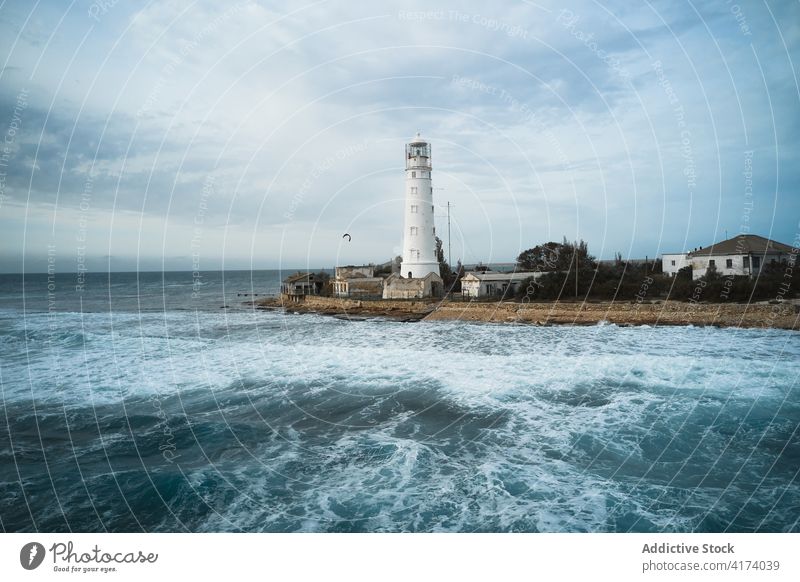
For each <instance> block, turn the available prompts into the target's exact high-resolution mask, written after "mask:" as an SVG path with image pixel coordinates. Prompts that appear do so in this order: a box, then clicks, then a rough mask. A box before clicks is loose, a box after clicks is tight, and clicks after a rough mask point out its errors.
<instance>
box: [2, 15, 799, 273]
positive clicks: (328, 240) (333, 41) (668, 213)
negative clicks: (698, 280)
mask: <svg viewBox="0 0 800 582" xmlns="http://www.w3.org/2000/svg"><path fill="white" fill-rule="evenodd" d="M737 6H738V12H736V13H734V12H732V9H731V6H729V5H728V4H724V3H723V4H719V5H713V6H711V5H708V6H705V5H703V6H696V10H697V13H695V12H694V10H693V9H687V7H685V6H682V7H677V6H675V5H674V4H673V3H670V2H656V3H653V4H650V5H645V6H633V5H631V4H629V3H624V2H612V3H606V4H603V5H597V4H595V3H591V2H570V3H567V4H563V3H560V4H546V3H545V4H533V3H512V2H505V3H501V4H492V5H489V4H486V3H485V2H458V3H456V2H445V3H442V4H439V5H437V6H435V7H432V6H431V5H430V4H429V3H425V2H421V1H420V2H403V3H399V2H397V3H394V2H392V3H388V4H386V3H383V4H379V5H375V6H369V7H366V8H365V6H363V5H356V4H352V3H335V2H325V1H320V2H309V3H307V4H305V5H301V6H293V7H291V8H290V9H287V8H286V7H285V6H283V5H278V4H276V3H269V2H254V1H242V2H235V3H232V4H219V3H212V2H202V1H201V2H188V1H187V2H182V3H169V4H165V3H151V4H149V5H148V6H147V7H145V8H138V7H136V8H132V7H129V6H127V5H123V4H122V3H120V4H117V5H114V6H113V7H111V8H109V9H108V10H107V11H105V12H104V13H103V14H100V15H98V18H97V19H93V18H89V16H88V14H86V12H85V6H84V7H76V8H74V9H73V10H72V11H70V12H68V13H66V14H65V13H64V12H63V10H65V7H64V6H62V5H61V4H59V3H42V4H40V5H39V6H37V7H36V8H25V7H20V6H17V7H15V9H14V10H10V11H6V12H5V14H4V18H3V20H2V21H1V22H0V31H1V32H3V35H0V36H2V38H4V40H3V41H2V43H3V46H4V48H6V49H7V54H8V62H7V63H6V65H5V66H4V68H3V69H2V73H0V79H2V80H3V83H0V131H5V130H6V129H7V127H8V123H9V120H10V119H11V118H12V116H13V111H14V103H15V101H16V99H17V94H18V92H19V91H20V89H22V88H23V87H24V88H26V90H28V91H29V95H30V96H29V105H28V107H27V109H26V110H25V112H24V114H23V131H21V132H20V134H19V135H18V136H17V137H16V139H15V141H14V143H13V144H12V146H11V152H12V155H11V156H10V159H9V165H8V169H7V172H6V174H7V176H6V180H5V182H4V191H3V200H2V205H0V229H2V232H3V234H2V235H0V236H2V246H3V249H4V250H3V256H4V257H6V259H3V262H2V264H0V269H8V268H11V267H8V266H7V265H12V264H13V265H16V264H18V263H19V261H18V259H19V257H21V256H23V255H24V254H25V253H30V252H31V249H38V250H37V251H36V252H41V249H42V248H44V247H45V246H46V245H47V244H49V242H53V241H55V242H56V244H58V245H60V246H61V247H63V248H70V246H74V245H73V242H74V238H75V236H76V233H77V230H78V225H79V223H80V221H81V213H82V211H81V206H82V205H84V206H85V205H86V204H87V197H88V198H90V202H89V204H90V206H91V221H92V232H93V233H94V234H93V239H92V240H93V241H94V242H93V243H92V244H90V245H89V249H88V252H89V254H91V255H92V256H95V257H96V259H97V260H98V261H101V263H100V264H102V260H104V259H103V257H106V259H105V261H106V264H107V262H108V258H107V255H113V256H114V258H119V257H129V259H130V258H131V257H133V258H132V259H130V260H133V261H134V264H135V259H136V258H138V259H140V260H142V261H149V263H148V264H156V265H160V264H162V263H163V264H165V265H166V266H167V267H168V268H176V267H181V266H185V265H184V264H185V260H186V257H191V254H192V248H191V244H192V240H193V237H195V236H196V234H197V233H196V230H195V228H196V227H197V225H196V224H195V223H196V221H197V217H198V215H202V229H201V230H202V233H201V236H202V238H203V240H204V241H205V244H204V245H203V251H202V252H203V256H204V257H206V258H207V260H209V261H212V262H213V263H214V264H221V261H222V260H223V257H225V260H226V261H234V262H236V264H237V265H239V266H242V265H244V266H246V265H249V264H250V263H251V262H253V263H254V264H258V265H261V266H274V265H278V264H282V265H284V266H286V265H289V266H293V265H295V264H305V263H307V262H308V261H311V262H312V263H314V262H315V261H318V263H319V264H320V265H330V264H332V263H333V262H335V261H336V260H337V258H342V255H340V254H339V253H342V252H343V253H347V254H346V256H345V258H346V260H347V261H348V262H358V261H382V260H384V259H386V258H387V257H389V256H392V254H394V252H396V251H395V247H396V246H397V244H398V243H399V239H400V229H401V225H400V219H399V217H400V208H401V206H402V191H403V190H402V189H403V182H402V179H403V177H402V176H403V174H402V164H403V161H402V151H403V143H404V141H405V140H406V139H407V138H408V137H409V136H410V135H412V134H413V133H414V132H415V131H417V130H422V131H423V133H424V134H425V135H426V136H428V137H430V139H431V140H432V142H433V148H434V149H433V151H434V163H435V169H434V177H435V180H436V186H437V187H439V188H443V189H442V190H437V191H436V194H435V196H436V199H437V203H439V204H444V203H446V202H447V201H450V202H452V203H454V205H455V206H454V208H453V218H454V220H455V221H456V222H457V224H458V228H457V233H458V237H459V249H460V253H463V254H459V256H460V258H462V259H464V260H466V261H477V260H488V259H489V258H494V259H495V260H498V259H503V260H509V259H512V258H513V257H514V256H516V254H517V253H518V252H519V250H520V249H522V248H527V247H529V246H532V245H533V244H536V243H539V242H542V241H545V240H550V239H557V240H558V239H560V238H561V236H562V235H566V236H567V237H568V238H584V239H586V240H588V241H589V243H590V245H591V248H592V252H593V253H594V254H597V255H600V256H604V257H609V256H612V255H613V254H614V253H615V252H617V251H621V252H623V254H626V255H627V254H630V255H632V256H644V255H648V256H654V255H656V254H657V253H659V252H662V251H664V250H676V249H681V248H684V247H692V246H698V245H701V244H707V243H709V242H712V241H713V240H718V239H720V238H721V237H722V235H723V233H724V231H725V230H726V229H727V230H729V231H730V232H731V233H733V232H735V231H737V229H739V228H740V226H741V215H742V204H743V189H744V179H743V177H742V172H743V167H744V157H745V152H746V151H750V150H752V151H754V157H753V164H754V177H753V179H754V183H755V187H756V193H757V195H756V202H757V208H755V209H754V211H753V217H752V222H751V225H752V226H753V228H754V231H755V232H758V233H760V234H764V235H767V236H770V235H771V236H773V237H774V238H776V239H778V240H784V241H790V240H791V239H792V238H793V237H794V233H795V231H796V229H797V225H796V218H797V216H798V215H800V213H798V210H800V208H798V206H800V202H799V201H798V200H797V197H796V196H794V195H793V193H794V192H795V191H796V189H797V186H798V182H799V180H798V178H799V177H800V176H799V174H798V172H800V170H798V169H797V167H796V166H797V164H796V163H795V161H796V159H797V147H798V146H797V144H796V139H795V136H796V135H797V133H798V129H799V127H798V126H800V123H798V117H799V116H800V108H798V96H799V95H800V93H799V92H798V87H797V79H796V61H797V58H798V51H797V44H798V38H800V26H798V25H797V22H800V18H799V16H800V15H799V14H798V11H799V10H800V9H798V7H797V5H794V4H793V5H788V4H787V5H781V6H769V7H767V6H766V5H760V4H756V3H746V2H741V3H739V5H737ZM29 10H32V11H33V12H29ZM29 17H30V18H29ZM59 23H61V25H59ZM689 174H693V175H694V177H691V176H690V175H689ZM209 180H211V181H212V182H213V188H212V189H211V191H210V194H209V188H208V184H209ZM87 189H88V192H87ZM19 220H21V221H23V224H25V225H27V228H25V229H20V228H18V227H16V226H12V222H13V224H14V225H16V224H17V223H16V222H14V221H19ZM439 220H442V215H441V214H440V215H439ZM443 225H444V223H443V222H441V223H440V229H441V228H443ZM345 227H346V228H348V229H351V228H352V229H354V230H356V231H357V232H359V233H360V234H359V236H358V237H355V239H354V244H353V245H349V246H348V247H347V248H346V249H340V248H339V246H340V245H339V242H338V239H339V238H340V237H341V232H342V229H343V228H345ZM109 248H112V249H114V251H113V252H109ZM454 249H455V245H454ZM70 252H72V251H70ZM490 252H491V255H492V257H489V256H488V255H489V253H490ZM454 258H456V257H455V255H454ZM126 260H127V261H128V262H126V263H125V264H126V265H129V264H131V263H130V260H128V259H126ZM4 265H6V266H4Z"/></svg>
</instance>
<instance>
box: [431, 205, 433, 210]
mask: <svg viewBox="0 0 800 582" xmlns="http://www.w3.org/2000/svg"><path fill="white" fill-rule="evenodd" d="M431 212H433V204H431Z"/></svg>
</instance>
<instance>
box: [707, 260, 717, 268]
mask: <svg viewBox="0 0 800 582" xmlns="http://www.w3.org/2000/svg"><path fill="white" fill-rule="evenodd" d="M711 267H714V268H716V267H717V261H715V260H714V259H710V260H709V261H708V268H709V269H710V268H711Z"/></svg>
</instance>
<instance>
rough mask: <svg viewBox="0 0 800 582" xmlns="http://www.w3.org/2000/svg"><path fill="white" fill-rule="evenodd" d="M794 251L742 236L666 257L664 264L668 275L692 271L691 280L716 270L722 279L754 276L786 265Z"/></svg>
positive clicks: (780, 244)
mask: <svg viewBox="0 0 800 582" xmlns="http://www.w3.org/2000/svg"><path fill="white" fill-rule="evenodd" d="M791 255H792V247H790V246H789V245H785V244H783V243H779V242H776V241H773V240H770V239H768V238H764V237H763V236H758V235H755V234H740V235H738V236H735V237H733V238H730V239H728V240H724V241H722V242H718V243H714V244H713V245H711V246H707V247H703V248H700V249H695V250H693V251H689V252H688V253H670V254H665V255H663V257H662V259H661V264H662V267H663V271H664V273H665V274H668V275H673V276H674V275H675V273H677V272H678V270H680V268H681V267H684V266H686V265H690V266H691V267H692V279H699V278H700V277H702V276H704V275H705V274H706V272H707V271H708V269H709V267H711V266H713V267H714V268H715V269H716V270H717V273H719V274H720V275H722V276H730V275H733V276H748V277H749V276H753V275H757V274H758V273H759V272H760V271H761V269H763V268H764V267H765V266H767V265H775V264H780V263H786V262H787V261H788V260H789V259H790V257H791Z"/></svg>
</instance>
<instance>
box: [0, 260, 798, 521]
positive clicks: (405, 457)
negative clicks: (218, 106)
mask: <svg viewBox="0 0 800 582" xmlns="http://www.w3.org/2000/svg"><path fill="white" fill-rule="evenodd" d="M286 274H287V273H286V272H284V273H282V274H281V273H279V272H277V271H256V272H252V273H251V272H225V273H219V272H218V273H210V272H209V273H201V276H200V277H199V278H197V279H193V277H192V274H191V273H139V274H136V273H114V274H111V275H108V274H88V275H86V278H85V280H84V281H82V283H81V284H82V289H76V276H75V275H74V274H72V275H70V274H67V275H58V276H57V277H56V278H55V280H52V281H48V279H47V275H26V276H25V277H24V279H23V277H22V276H20V275H0V389H1V390H2V392H1V393H0V396H1V397H2V414H0V528H2V530H3V531H7V532H31V531H42V532H66V531H73V532H103V531H113V532H138V531H146V532H166V531H191V532H218V531H247V532H260V531H268V532H295V531H297V532H317V531H321V532H395V531H410V532H475V531H480V532H665V531H666V532H689V531H702V532H790V531H791V532H797V531H800V522H799V521H798V520H799V519H800V475H799V474H798V473H799V472H800V391H799V390H798V375H799V374H800V335H798V334H797V333H795V332H789V331H780V330H768V329H758V330H756V329H750V330H747V329H718V328H710V327H709V328H699V327H691V326H689V327H659V328H651V327H647V326H644V327H617V326H615V325H596V326H586V327H576V326H560V327H559V326H555V327H536V326H529V325H513V324H477V323H462V322H419V323H401V322H394V321H386V320H379V319H372V320H366V321H346V320H341V319H336V318H331V317H324V316H319V315H314V314H303V315H296V314H292V313H288V314H285V313H282V312H278V311H259V310H255V309H254V308H253V307H252V306H251V305H247V304H246V302H247V301H248V300H249V297H246V296H244V294H245V293H259V294H260V295H263V294H271V293H275V292H276V291H277V290H278V287H279V284H280V279H281V275H283V276H285V275H286ZM48 285H50V289H48Z"/></svg>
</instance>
